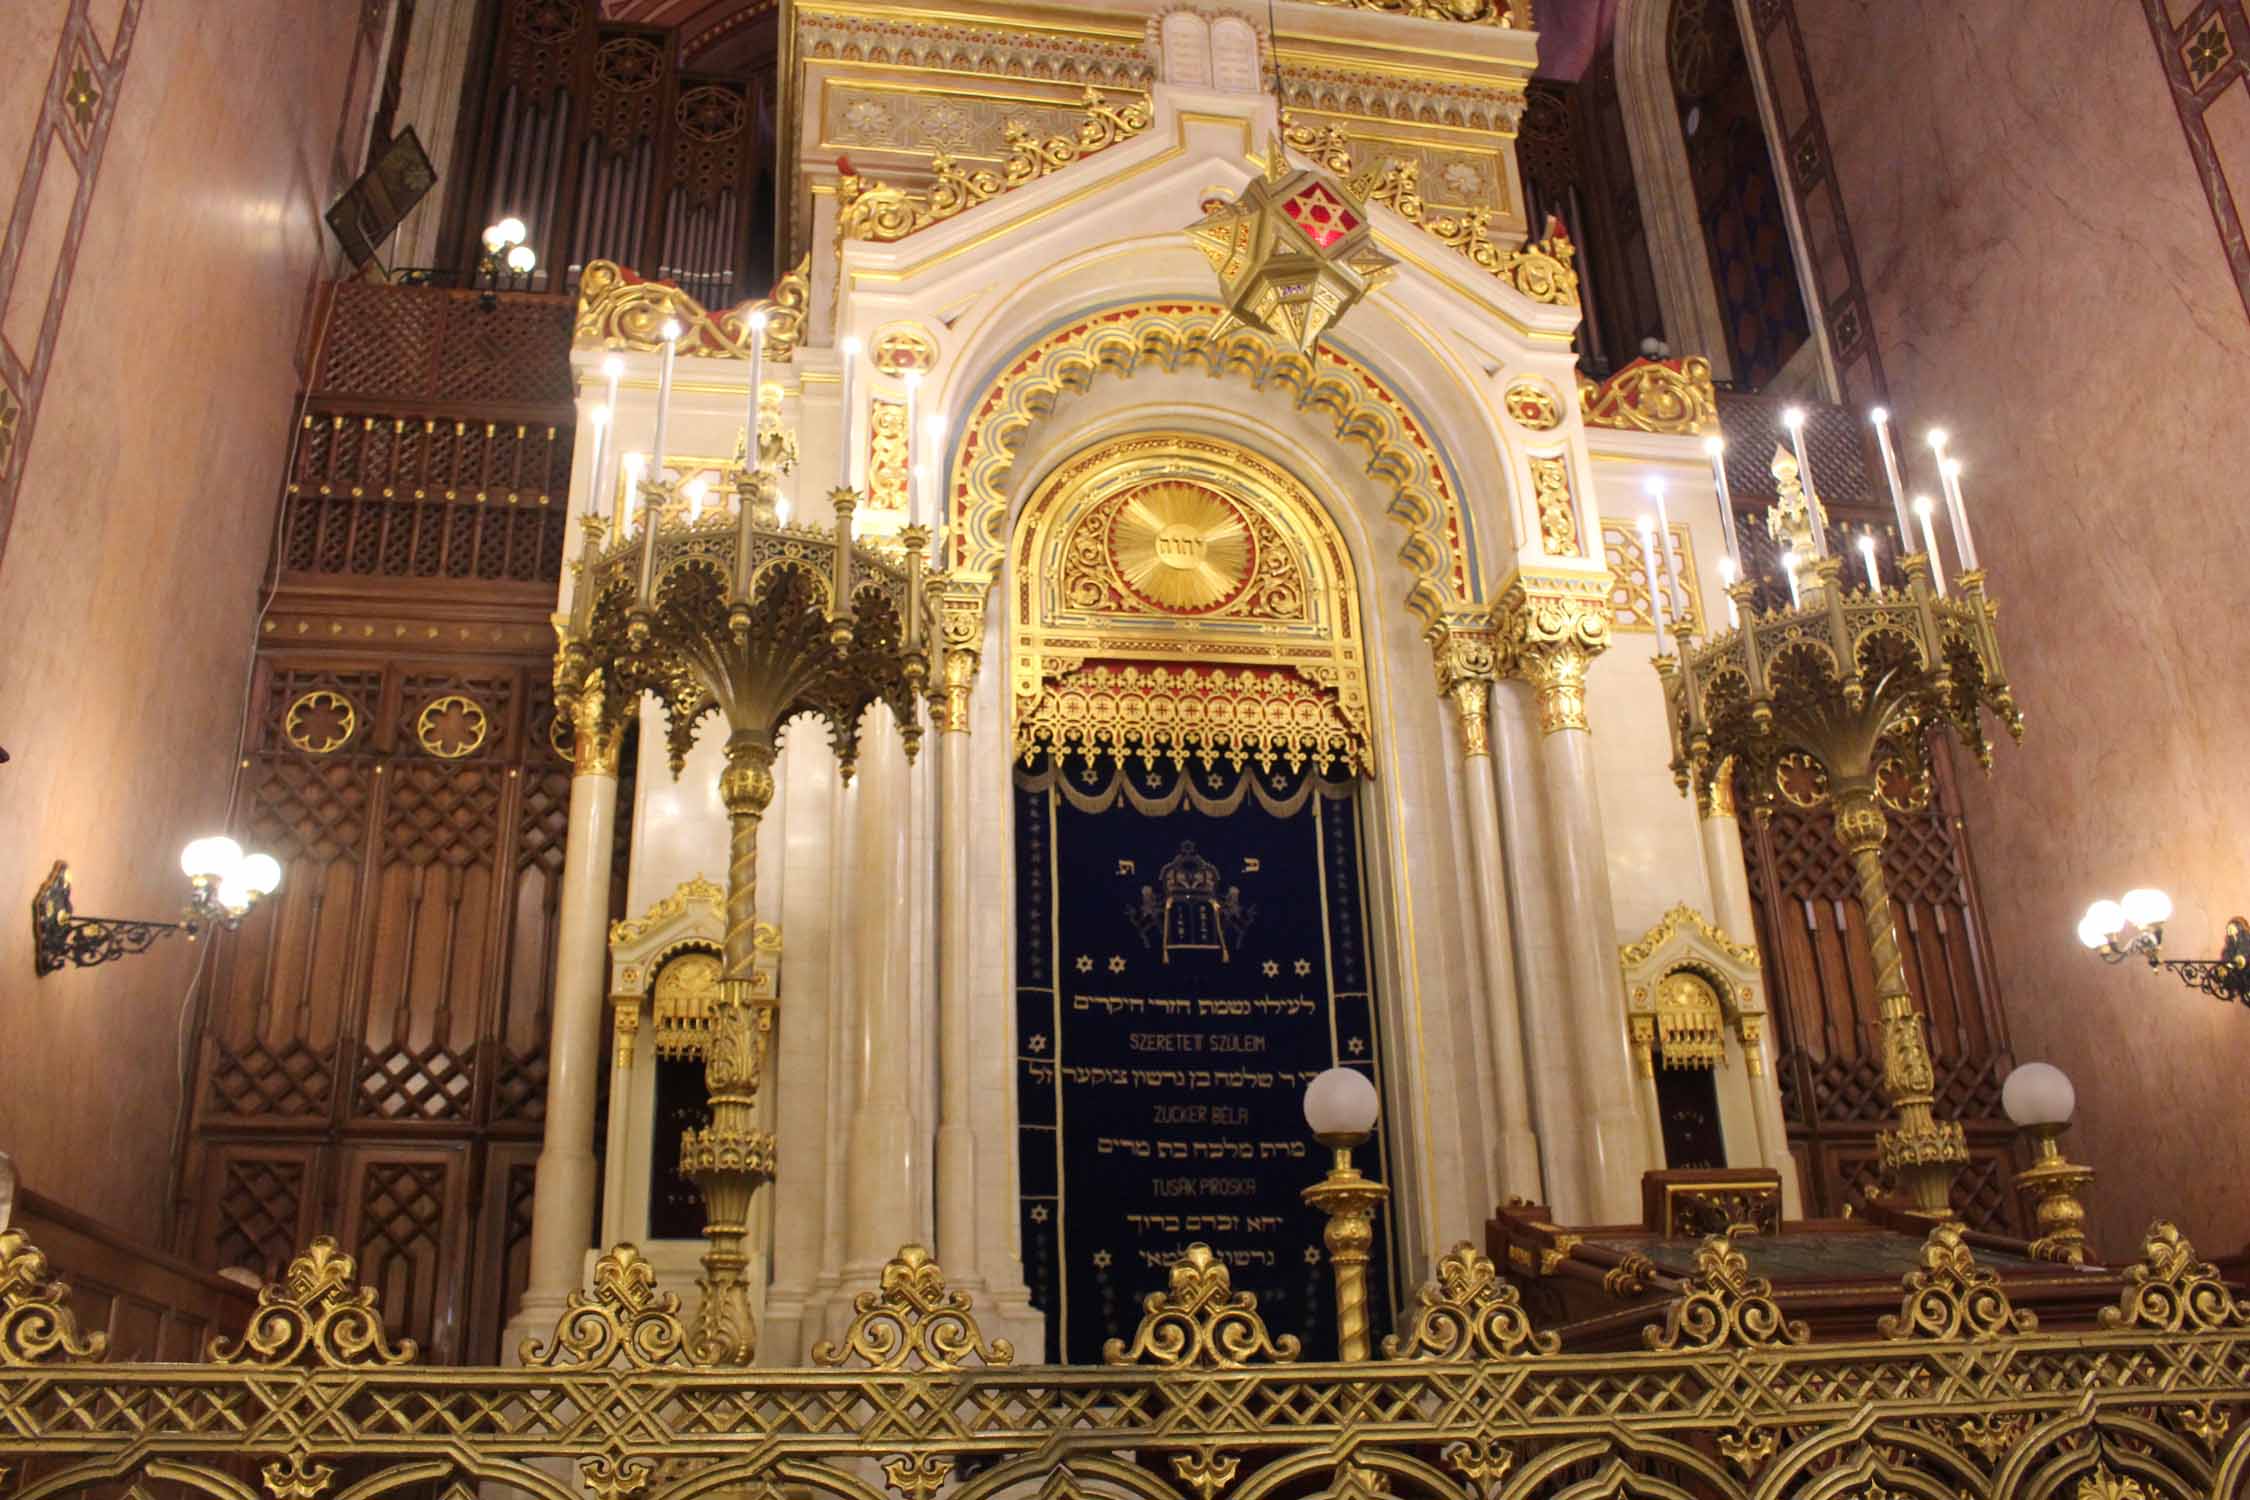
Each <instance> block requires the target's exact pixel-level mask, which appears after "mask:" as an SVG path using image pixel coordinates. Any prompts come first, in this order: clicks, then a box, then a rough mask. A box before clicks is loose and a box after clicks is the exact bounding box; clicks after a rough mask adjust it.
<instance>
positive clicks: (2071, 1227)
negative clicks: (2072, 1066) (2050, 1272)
mask: <svg viewBox="0 0 2250 1500" xmlns="http://www.w3.org/2000/svg"><path fill="white" fill-rule="evenodd" d="M2077 1106H2078V1091H2077V1090H2076V1089H2074V1088H2072V1087H2071V1085H2070V1079H2069V1078H2068V1077H2066V1076H2065V1075H2064V1073H2063V1070H2062V1069H2060V1068H2058V1067H2056V1066H2054V1065H2053V1064H2052V1063H2043V1062H2032V1063H2025V1064H2024V1065H2023V1066H2022V1067H2020V1068H2017V1069H2016V1070H2015V1071H2014V1072H2012V1073H2010V1074H2009V1075H2008V1076H2007V1079H2006V1080H2005V1081H2004V1082H2003V1083H2002V1084H2001V1085H2000V1108H2001V1109H2002V1110H2003V1111H2005V1112H2006V1114H2007V1116H2008V1118H2009V1119H2010V1120H2013V1121H2014V1122H2015V1124H2016V1127H2017V1128H2018V1129H2019V1130H2021V1131H2023V1133H2024V1134H2025V1135H2027V1136H2029V1137H2030V1138H2031V1165H2030V1166H2028V1167H2026V1168H2024V1170H2023V1171H2021V1172H2019V1173H2017V1174H2016V1186H2017V1187H2019V1188H2021V1189H2023V1190H2024V1191H2025V1192H2028V1193H2030V1194H2031V1195H2032V1197H2033V1198H2034V1199H2035V1200H2036V1203H2037V1206H2036V1207H2035V1208H2034V1209H2033V1217H2034V1219H2035V1220H2036V1222H2037V1224H2038V1228H2039V1234H2038V1237H2037V1238H2036V1239H2034V1240H2033V1241H2032V1242H2031V1254H2032V1257H2033V1259H2035V1260H2056V1261H2064V1262H2067V1263H2068V1264H2070V1265H2074V1266H2075V1265H2079V1264H2082V1263H2083V1262H2084V1261H2085V1259H2086V1205H2085V1204H2084V1203H2082V1202H2080V1201H2079V1198H2078V1194H2079V1193H2081V1192H2083V1191H2084V1190H2085V1188H2086V1186H2087V1185H2088V1184H2089V1183H2091V1182H2092V1181H2093V1180H2094V1174H2093V1171H2092V1169H2091V1168H2088V1167H2082V1166H2079V1165H2078V1164H2077V1163H2076V1162H2073V1161H2071V1160H2070V1159H2068V1158H2067V1157H2065V1156H2064V1155H2063V1154H2062V1148H2061V1147H2060V1146H2058V1145H2057V1144H2056V1143H2055V1142H2056V1138H2057V1137H2058V1136H2060V1135H2061V1134H2062V1133H2063V1132H2064V1131H2065V1130H2068V1129H2069V1128H2070V1116H2071V1113H2072V1111H2073V1110H2075V1109H2076V1108H2077Z"/></svg>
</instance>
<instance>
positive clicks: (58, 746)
mask: <svg viewBox="0 0 2250 1500" xmlns="http://www.w3.org/2000/svg"><path fill="white" fill-rule="evenodd" d="M382 9H383V8H382V7H381V6H380V5H375V6H368V7H363V6H362V5H361V4H360V3H358V0H227V3H226V4H225V5H224V6H223V7H222V6H215V5H211V4H186V5H181V4H152V5H146V6H145V7H144V5H143V3H142V0H39V3H28V0H27V3H20V4H17V5H14V6H11V7H10V8H9V29H10V42H9V46H8V47H6V48H4V49H0V193H6V192H8V191H10V190H11V188H10V185H13V191H14V197H13V199H12V209H11V211H10V212H11V217H10V219H9V221H8V222H9V228H8V236H7V241H6V246H5V248H4V249H0V375H4V376H5V387H4V391H0V428H5V429H7V436H6V437H5V438H4V439H0V525H5V528H6V529H5V533H4V537H0V546H4V548H5V550H4V551H0V640H4V641H5V642H6V643H7V647H6V649H5V650H4V651H0V746H5V748H6V749H7V751H8V753H9V755H10V756H11V757H12V760H11V761H10V763H9V764H7V765H5V766H0V850H5V851H6V860H5V863H4V867H0V910H4V911H8V912H13V913H15V915H14V916H13V917H11V918H9V919H8V920H5V921H0V1150H6V1151H9V1152H11V1153H13V1154H14V1155H15V1157H16V1158H17V1163H18V1166H19V1168H20V1169H21V1171H22V1173H23V1176H24V1180H25V1181H26V1182H27V1183H28V1184H29V1185H31V1186H33V1187H35V1188H37V1189H39V1190H40V1191H42V1192H45V1193H47V1194H49V1195H50V1196H54V1197H58V1198H61V1199H63V1200H64V1201H66V1202H67V1203H68V1204H69V1205H70V1206H72V1207H73V1208H76V1209H78V1210H80V1211H82V1212H85V1213H89V1214H91V1215H93V1216H95V1217H97V1218H100V1219H102V1220H105V1221H107V1222H109V1223H110V1224H112V1225H114V1226H116V1227H118V1228H120V1229H122V1230H124V1231H125V1232H127V1233H129V1234H132V1235H135V1236H136V1237H139V1238H143V1239H146V1240H151V1241H154V1240H160V1239H162V1238H163V1237H164V1235H165V1233H166V1232H167V1230H168V1228H169V1223H170V1218H171V1214H170V1212H169V1208H168V1205H167V1204H166V1201H165V1200H166V1197H167V1170H168V1168H167V1148H168V1144H169V1142H170V1139H171V1135H172V1131H173V1126H174V1121H175V1119H176V1117H177V1113H178V1110H179V1104H180V1099H179V1089H178V1084H177V1082H176V1079H177V1069H178V1061H177V1059H178V1046H179V1041H178V1036H179V1030H180V1019H181V1004H182V1001H183V998H184V997H185V994H186V992H187V989H188V985H189V980H190V976H191V974H192V972H193V970H194V968H195V963H196V959H197V956H198V953H199V950H198V949H194V948H189V947H187V946H185V945H183V944H181V943H179V942H178V941H177V940H174V941H173V942H171V943H170V944H168V945H167V946H166V948H165V949H164V950H163V951H161V952H158V953H154V954H150V955H147V956H144V957H140V958H136V959H129V960H126V961H123V962H119V963H116V964H112V965H110V966H107V967H104V968H99V969H93V970H85V971H74V972H66V973H63V974H57V975H54V976H51V977H48V978H45V979H35V978H34V977H33V970H32V962H31V947H30V935H29V931H28V925H29V924H28V923H27V921H26V920H25V917H24V913H25V910H26V907H27V905H28V903H29V902H30V899H31V894H32V890H33V888H34V887H35V886H36V885H37V884H38V882H39V881H40V879H41V878H42V877H43V876H44V875H45V873H46V870H47V866H48V864H49V863H50V862H51V861H53V860H55V859H57V858H66V859H68V860H69V861H70V864H71V867H72V871H73V874H74V876H75V884H76V889H77V895H78V904H79V908H80V910H82V911H87V912H92V913H96V914H102V915H125V916H151V917H153V916H163V915H168V914H169V913H170V912H171V911H172V910H173V909H175V908H176V907H177V906H178V904H179V902H180V899H181V897H182V896H183V894H184V886H183V882H182V880H181V878H180V875H179V867H178V863H177V861H178V854H179V849H180V846H181V845H182V843H184V842H185V841H186V840H187V839H188V838H190V837H192V836H194V835H195V834H198V833H201V832H206V831H210V830H212V829H215V828H217V827H219V826H220V825H221V824H222V823H223V821H224V819H225V817H226V813H227V797H228V791H229V785H230V781H231V777H232V767H233V761H234V754H235V748H236V737H237V733H238V728H239V725H240V721H241V714H242V701H243V690H244V673H245V672H246V670H247V668H248V666H249V662H250V650H251V640H252V630H253V615H254V613H255V611H256V608H257V602H258V593H259V583H260V577H261V574H262V572H263V569H264V567H265V563H266V559H267V556H268V550H269V549H268V533H269V529H270V527H271V525H272V523H273V519H274V507H275V502H276V497H277V495H278V493H279V489H280V478H281V470H282V464H283V460H284V455H285V452H286V444H287V439H288V435H289V429H290V424H291V416H292V401H293V398H294V396H295V394H296V389H297V368H298V360H299V358H300V355H301V352H302V346H303V343H304V334H305V330H304V321H305V312H306V309H307V307H308V305H309V293H310V292H311V290H312V288H313V286H314V285H315V283H316V278H317V275H318V274H319V271H320V268H321V266H322V263H323V260H324V258H325V257H326V256H327V254H328V253H329V252H328V242H327V237H326V236H327V231H326V229H325V227H324V226H323V224H322V222H321V219H320V214H321V211H322V210H323V209H324V208H325V207H326V206H327V204H328V202H329V201H330V199H331V198H332V197H333V195H334V189H335V186H336V184H335V182H334V181H333V173H334V168H335V165H336V158H337V156H338V152H339V147H340V146H341V150H342V154H343V155H344V156H345V157H347V158H349V159H350V160H352V161H353V162H354V163H356V160H357V157H358V154H359V149H360V146H359V142H358V140H357V139H356V137H355V136H354V133H353V127H352V125H351V124H350V123H349V122H350V121H351V120H352V119H354V118H359V119H364V99H365V94H366V79H367V75H368V72H369V68H368V54H369V53H370V52H371V51H372V47H371V46H370V44H369V41H368V38H367V36H366V35H365V34H364V28H365V25H366V23H367V22H369V21H370V20H371V19H372V20H373V21H374V22H377V23H379V22H380V19H381V14H382ZM222 10H223V12H224V16H223V19H222V16H221V11H222ZM378 29H379V26H378ZM347 101H350V102H349V104H348V105H347ZM340 121H343V122H345V123H344V124H343V125H341V126H340V123H339V122H340ZM359 128H360V129H361V130H362V131H363V129H364V127H363V126H362V127H359ZM19 174H20V175H19ZM11 413H12V417H11V415H10V414H11Z"/></svg>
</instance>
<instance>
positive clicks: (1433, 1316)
mask: <svg viewBox="0 0 2250 1500" xmlns="http://www.w3.org/2000/svg"><path fill="white" fill-rule="evenodd" d="M1413 1311H1414V1321H1413V1324H1412V1325H1411V1326H1410V1327H1409V1328H1408V1330H1407V1334H1406V1337H1405V1338H1404V1339H1401V1338H1400V1337H1399V1336H1398V1335H1397V1334H1395V1333H1394V1334H1391V1335H1390V1336H1389V1337H1387V1338H1385V1339H1384V1340H1383V1357H1384V1358H1385V1359H1452V1360H1468V1359H1510V1358H1513V1357H1514V1356H1516V1355H1519V1354H1523V1353H1526V1352H1529V1353H1532V1354H1552V1353H1554V1352H1555V1350H1556V1349H1558V1348H1560V1347H1561V1344H1562V1341H1561V1340H1560V1339H1558V1338H1557V1337H1556V1336H1555V1335H1554V1334H1551V1333H1535V1332H1533V1331H1532V1327H1531V1319H1530V1318H1528V1317H1526V1316H1525V1315H1524V1310H1523V1297H1522V1295H1521V1294H1520V1293H1518V1292H1517V1291H1516V1289H1515V1288H1514V1287H1512V1286H1509V1285H1507V1284H1505V1283H1504V1282H1502V1281H1501V1280H1500V1272H1499V1270H1498V1268H1497V1267H1495V1266H1494V1265H1493V1264H1492V1260H1491V1257H1489V1256H1486V1255H1482V1254H1479V1253H1478V1251H1477V1249H1476V1247H1475V1246H1473V1245H1471V1244H1470V1243H1469V1242H1468V1241H1466V1240H1463V1241H1462V1242H1461V1243H1460V1244H1458V1245H1455V1246H1454V1247H1453V1248H1452V1249H1451V1250H1449V1251H1447V1252H1446V1253H1445V1255H1444V1256H1443V1257H1441V1258H1440V1259H1439V1261H1438V1263H1437V1275H1436V1276H1435V1277H1433V1278H1432V1279H1431V1280H1429V1281H1425V1282H1423V1283H1422V1286H1421V1288H1420V1290H1418V1291H1417V1292H1415V1294H1414V1309H1413Z"/></svg>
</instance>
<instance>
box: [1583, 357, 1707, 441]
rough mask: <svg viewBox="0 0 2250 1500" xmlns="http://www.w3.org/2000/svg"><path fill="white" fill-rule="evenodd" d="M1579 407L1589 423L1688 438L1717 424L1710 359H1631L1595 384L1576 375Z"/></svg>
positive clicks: (1623, 429) (1587, 423) (1589, 424)
mask: <svg viewBox="0 0 2250 1500" xmlns="http://www.w3.org/2000/svg"><path fill="white" fill-rule="evenodd" d="M1578 409H1579V411H1580V412H1582V413H1583V414H1584V416H1585V418H1586V425H1587V426H1588V427H1609V428H1615V429H1619V430H1622V431H1626V432H1659V433H1671V434H1684V435H1690V436H1692V435H1693V434H1696V433H1699V432H1703V431H1705V430H1706V429H1708V430H1710V431H1713V432H1716V431H1717V430H1718V425H1719V400H1718V395H1717V393H1716V391H1715V389H1714V387H1713V386H1712V384H1711V361H1709V360H1707V359H1705V358H1703V357H1702V356H1701V355H1697V354H1691V355H1688V356H1687V357H1685V358H1683V359H1636V360H1634V361H1633V362H1632V363H1631V364H1629V365H1627V366H1625V368H1623V369H1622V370H1619V371H1618V372H1617V373H1616V374H1614V375H1612V376H1610V377H1609V379H1607V380H1605V381H1603V382H1602V383H1601V384H1599V385H1596V384H1595V383H1594V382H1593V381H1591V380H1588V379H1586V378H1585V377H1584V376H1580V377H1579V380H1578Z"/></svg>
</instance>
